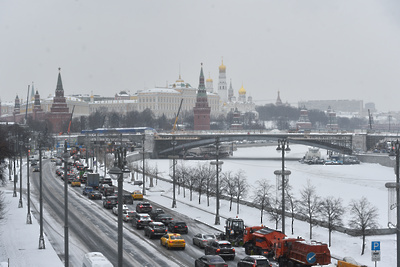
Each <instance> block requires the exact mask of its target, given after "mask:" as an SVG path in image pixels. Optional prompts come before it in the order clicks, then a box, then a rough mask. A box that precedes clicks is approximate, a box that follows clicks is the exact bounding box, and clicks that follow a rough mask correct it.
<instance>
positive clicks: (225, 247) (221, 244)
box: [204, 240, 235, 260]
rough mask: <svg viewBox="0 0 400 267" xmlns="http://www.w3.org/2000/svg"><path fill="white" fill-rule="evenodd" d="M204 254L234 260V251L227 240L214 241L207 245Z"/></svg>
mask: <svg viewBox="0 0 400 267" xmlns="http://www.w3.org/2000/svg"><path fill="white" fill-rule="evenodd" d="M204 252H205V254H206V255H220V256H221V257H222V258H224V259H225V258H226V259H230V260H234V259H235V249H234V248H233V247H232V244H231V242H229V241H227V240H215V241H213V242H211V243H209V244H208V245H207V246H206V247H205V248H204Z"/></svg>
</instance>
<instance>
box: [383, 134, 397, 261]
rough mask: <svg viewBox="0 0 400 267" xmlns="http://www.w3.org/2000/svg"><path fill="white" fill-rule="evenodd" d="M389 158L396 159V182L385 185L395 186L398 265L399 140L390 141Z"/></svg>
mask: <svg viewBox="0 0 400 267" xmlns="http://www.w3.org/2000/svg"><path fill="white" fill-rule="evenodd" d="M389 156H390V158H392V159H393V158H395V159H396V166H395V168H396V169H395V173H396V183H395V184H393V183H387V184H386V187H388V188H394V187H395V188H396V213H397V214H396V216H397V222H396V243H397V248H396V249H397V267H400V228H399V227H400V205H399V204H400V194H399V186H400V178H399V177H400V176H399V175H400V174H399V158H400V142H399V140H396V141H395V142H392V147H391V149H390V153H389Z"/></svg>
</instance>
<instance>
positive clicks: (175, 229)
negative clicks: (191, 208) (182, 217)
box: [168, 222, 188, 234]
mask: <svg viewBox="0 0 400 267" xmlns="http://www.w3.org/2000/svg"><path fill="white" fill-rule="evenodd" d="M168 231H170V232H171V233H181V234H187V233H188V227H187V225H186V223H185V222H170V223H169V224H168Z"/></svg>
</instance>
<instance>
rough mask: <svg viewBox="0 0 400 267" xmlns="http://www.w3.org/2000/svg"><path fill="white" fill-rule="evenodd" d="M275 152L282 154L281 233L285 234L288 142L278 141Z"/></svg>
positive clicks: (285, 140) (284, 140)
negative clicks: (286, 154)
mask: <svg viewBox="0 0 400 267" xmlns="http://www.w3.org/2000/svg"><path fill="white" fill-rule="evenodd" d="M276 151H278V152H282V233H283V234H285V152H286V153H289V152H290V147H289V141H288V140H287V139H278V147H277V148H276Z"/></svg>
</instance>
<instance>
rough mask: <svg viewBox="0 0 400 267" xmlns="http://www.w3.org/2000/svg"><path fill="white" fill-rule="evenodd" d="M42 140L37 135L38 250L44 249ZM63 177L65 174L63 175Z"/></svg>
mask: <svg viewBox="0 0 400 267" xmlns="http://www.w3.org/2000/svg"><path fill="white" fill-rule="evenodd" d="M42 143H43V142H42V139H41V136H40V133H39V181H40V182H39V184H40V185H39V188H40V189H39V203H40V235H39V249H45V248H46V245H45V243H44V237H43V179H42V173H43V171H42ZM64 175H65V174H64Z"/></svg>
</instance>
